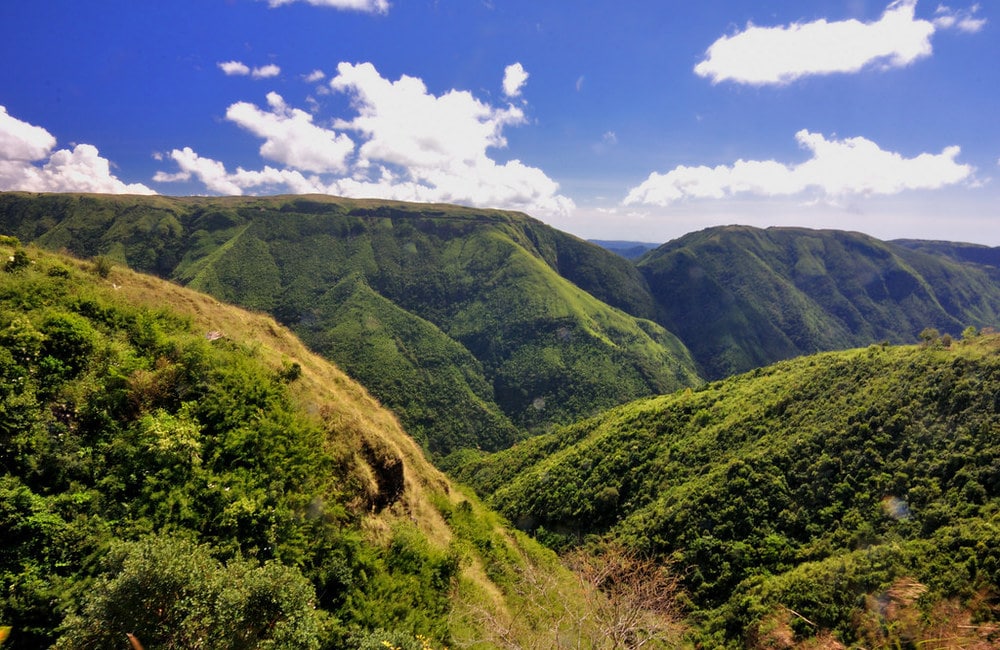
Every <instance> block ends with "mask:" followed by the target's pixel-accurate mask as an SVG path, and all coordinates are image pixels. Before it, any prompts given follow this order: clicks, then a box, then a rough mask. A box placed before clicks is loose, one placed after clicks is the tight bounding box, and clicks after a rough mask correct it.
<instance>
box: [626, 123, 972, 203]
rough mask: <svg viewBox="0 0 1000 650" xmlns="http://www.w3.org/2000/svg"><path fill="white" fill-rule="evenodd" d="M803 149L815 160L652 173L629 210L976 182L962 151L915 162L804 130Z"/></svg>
mask: <svg viewBox="0 0 1000 650" xmlns="http://www.w3.org/2000/svg"><path fill="white" fill-rule="evenodd" d="M795 139H796V140H798V142H799V145H800V146H801V147H802V148H803V149H806V150H808V151H810V152H811V153H812V157H811V158H810V159H809V160H807V161H805V162H803V163H800V164H797V165H787V164H784V163H780V162H777V161H774V160H738V161H736V162H735V163H733V164H732V165H719V166H716V167H707V166H698V167H688V166H684V165H681V166H679V167H676V168H675V169H672V170H671V171H669V172H667V173H666V174H659V173H656V172H654V173H652V174H650V176H649V178H647V179H646V180H645V181H644V182H643V183H642V184H640V185H639V186H637V187H635V188H632V189H631V190H630V191H629V193H628V196H627V197H626V198H625V201H624V203H625V204H626V205H632V204H639V203H645V204H651V205H661V206H667V205H670V204H673V203H675V202H677V201H681V200H685V199H722V198H728V197H732V196H734V195H741V194H747V195H757V196H792V195H796V194H802V193H804V192H807V191H814V192H817V193H819V195H820V196H823V197H829V198H839V197H843V196H846V195H873V194H898V193H900V192H903V191H905V190H917V189H939V188H942V187H945V186H947V185H954V184H956V183H960V182H962V181H967V180H971V178H972V174H973V168H972V167H971V166H969V165H963V164H959V163H957V162H956V161H955V159H956V158H957V157H958V154H959V153H960V151H959V148H958V147H954V146H953V147H946V148H945V149H944V150H943V151H942V152H941V153H939V154H929V153H922V154H920V155H918V156H916V157H914V158H904V157H903V156H902V155H900V154H898V153H894V152H890V151H884V150H882V149H881V148H879V146H878V145H877V144H875V143H874V142H872V141H871V140H868V139H866V138H861V137H855V138H847V139H844V140H828V139H826V138H825V137H824V136H823V135H822V134H819V133H810V132H809V131H806V130H802V131H799V132H798V133H796V134H795Z"/></svg>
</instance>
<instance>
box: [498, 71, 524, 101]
mask: <svg viewBox="0 0 1000 650" xmlns="http://www.w3.org/2000/svg"><path fill="white" fill-rule="evenodd" d="M527 81H528V73H527V72H525V70H524V66H522V65H521V64H520V63H512V64H510V65H509V66H507V67H506V68H504V71H503V94H504V95H506V96H507V97H517V96H518V95H520V94H521V89H522V88H524V84H525V83H526V82H527Z"/></svg>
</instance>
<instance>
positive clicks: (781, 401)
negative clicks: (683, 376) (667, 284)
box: [463, 334, 1000, 647]
mask: <svg viewBox="0 0 1000 650" xmlns="http://www.w3.org/2000/svg"><path fill="white" fill-rule="evenodd" d="M998 396H1000V337H998V335H996V334H982V335H979V336H978V337H975V338H972V339H969V340H963V341H954V342H949V341H948V340H947V339H944V340H941V339H939V340H935V341H932V342H930V344H929V345H927V346H909V347H891V346H890V347H882V346H872V347H870V348H863V349H856V350H849V351H843V352H832V353H823V354H818V355H814V356H809V357H804V358H799V359H795V360H792V361H786V362H781V363H779V364H777V365H774V366H770V367H767V368H764V369H760V370H756V371H754V372H751V373H748V374H744V375H740V376H737V377H733V378H730V379H727V380H723V381H719V382H714V383H711V384H709V385H707V386H705V387H703V388H702V389H698V390H694V391H692V390H684V391H681V392H678V393H675V394H672V395H667V396H662V397H658V398H653V399H647V400H640V401H637V402H634V403H631V404H628V405H625V406H622V407H619V408H616V409H613V410H611V411H609V412H607V413H605V414H602V415H600V416H598V417H596V418H592V419H590V420H587V421H584V422H581V423H578V424H575V425H572V426H569V427H564V428H560V429H557V430H555V431H554V432H552V433H550V434H546V435H543V436H540V437H536V438H533V439H531V440H528V441H525V442H523V443H520V444H518V445H516V446H515V447H513V448H512V449H510V450H506V451H503V452H500V453H497V454H494V455H492V456H487V457H484V458H481V459H480V460H479V461H478V462H468V463H466V465H465V467H464V470H463V472H464V476H463V478H464V480H467V481H469V482H471V483H473V484H474V485H476V486H477V488H478V489H479V490H480V491H481V492H482V493H483V494H485V495H489V498H488V501H489V503H491V504H492V505H494V506H495V507H496V508H498V509H499V510H500V511H501V512H502V513H504V514H506V515H507V516H508V517H509V518H510V520H511V521H512V522H515V523H516V524H517V525H519V526H521V527H523V528H525V529H528V530H532V531H535V532H536V533H538V534H539V535H541V536H542V538H543V539H546V540H548V541H549V542H550V543H553V544H566V543H574V542H578V541H580V540H582V539H584V538H585V537H586V536H587V535H590V534H600V535H608V536H611V537H614V538H617V539H619V540H621V541H623V542H624V543H626V544H627V545H631V546H633V547H636V548H639V549H643V550H645V551H647V552H650V553H654V554H656V555H657V556H658V557H661V558H663V559H664V561H672V562H673V563H674V564H673V566H674V569H675V570H677V571H681V572H682V573H683V576H684V581H685V583H686V585H687V586H688V588H689V589H690V590H691V597H692V601H693V604H694V607H695V611H696V612H699V613H698V614H697V615H696V616H698V617H701V618H702V619H703V620H704V621H705V628H704V630H703V632H704V633H705V634H706V635H708V636H706V638H714V639H715V641H714V642H709V645H714V644H715V643H722V640H723V639H725V642H726V643H732V644H733V645H734V646H737V647H742V646H743V644H744V643H746V642H748V640H749V639H752V638H754V635H756V634H757V633H758V632H760V631H761V630H763V629H764V628H766V627H767V621H766V620H765V619H768V617H771V616H772V615H773V616H775V617H776V618H775V619H773V620H772V621H771V622H772V623H774V622H775V621H776V620H778V619H781V620H784V619H785V618H787V617H786V614H787V611H794V612H797V613H798V614H799V615H801V616H802V617H804V619H808V620H809V621H811V622H812V626H811V627H810V626H803V625H801V622H799V624H796V626H793V627H796V628H797V629H798V631H799V633H801V634H805V635H806V636H809V635H811V634H816V633H818V632H819V631H821V630H824V629H825V630H834V631H837V633H838V634H840V635H841V638H842V640H844V641H845V642H847V643H848V644H850V642H851V640H854V641H857V640H858V639H860V638H862V637H863V635H864V634H867V633H868V632H870V631H871V630H868V632H866V631H864V630H863V629H861V628H863V624H862V623H861V622H860V621H863V620H865V617H869V620H870V622H871V623H872V624H873V625H876V626H877V625H878V624H879V623H878V621H879V620H882V621H883V622H885V619H884V618H882V619H880V618H879V617H880V616H883V617H884V616H885V612H884V611H883V612H878V611H877V609H876V610H875V611H874V612H873V611H872V610H870V609H869V607H870V606H871V603H869V604H868V605H866V601H865V596H866V595H869V596H871V597H872V598H874V599H877V598H879V597H881V596H884V595H885V593H886V591H887V590H889V589H890V587H891V586H892V585H893V584H894V582H895V581H906V580H909V581H910V582H913V583H915V584H917V585H919V587H920V589H923V590H926V596H924V597H923V598H924V600H922V602H924V603H926V604H927V609H925V610H924V611H926V612H929V611H930V607H931V606H933V605H934V604H935V603H938V602H940V601H942V599H946V598H949V599H955V601H954V603H955V605H954V611H955V613H956V616H957V615H958V614H957V613H958V612H965V613H967V614H969V615H970V616H973V617H986V619H985V620H991V617H992V616H993V614H992V613H991V612H995V609H991V608H992V607H993V606H994V605H995V600H993V599H994V598H995V596H996V592H995V587H996V585H997V584H998V580H1000V518H998V517H1000V515H998V513H1000V469H998V468H1000V397H998ZM983 594H986V596H984V595H983ZM880 595H881V596H880ZM887 598H888V597H887ZM984 598H985V600H983V599H984ZM872 602H875V601H872ZM966 608H968V609H966ZM963 615H964V614H963ZM927 620H930V619H927ZM925 622H926V621H925ZM886 624H888V623H886ZM973 634H974V635H975V634H978V633H975V632H974V633H973ZM869 641H870V639H869ZM862 645H868V644H866V643H862ZM868 647H871V646H870V645H868ZM880 647H881V646H880Z"/></svg>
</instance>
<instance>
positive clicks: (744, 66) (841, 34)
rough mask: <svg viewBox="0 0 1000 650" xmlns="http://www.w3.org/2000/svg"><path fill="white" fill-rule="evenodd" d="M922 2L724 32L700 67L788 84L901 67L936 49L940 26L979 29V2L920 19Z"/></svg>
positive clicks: (727, 76) (723, 76)
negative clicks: (865, 14)
mask: <svg viewBox="0 0 1000 650" xmlns="http://www.w3.org/2000/svg"><path fill="white" fill-rule="evenodd" d="M916 5H917V0H895V1H894V2H892V3H891V4H890V5H889V6H888V7H887V8H886V10H885V12H884V13H883V14H882V16H881V18H879V19H878V20H877V21H873V22H867V23H865V22H861V21H858V20H854V19H851V20H843V21H835V22H828V21H826V20H822V19H821V20H816V21H813V22H810V23H792V24H791V25H787V26H778V27H758V26H756V25H753V24H752V23H751V24H748V25H747V28H746V29H745V30H743V31H741V32H737V33H736V34H733V35H731V36H723V37H721V38H719V39H718V40H717V41H715V42H714V43H712V45H711V46H710V47H709V48H708V50H707V51H706V56H705V59H704V60H703V61H701V62H700V63H698V65H696V66H695V68H694V71H695V73H696V74H698V75H699V76H702V77H706V78H708V79H710V80H711V81H712V82H713V83H719V82H721V81H733V82H736V83H744V84H751V85H766V84H787V83H791V82H792V81H795V80H796V79H799V78H801V77H805V76H809V75H822V74H832V73H851V72H858V71H860V70H862V69H865V68H867V67H871V66H881V67H883V68H887V69H888V68H900V67H905V66H907V65H910V64H911V63H913V62H914V61H917V60H918V59H921V58H924V57H927V56H930V55H931V53H932V48H931V36H933V35H934V33H935V31H937V30H938V29H951V28H954V29H959V30H962V31H966V32H969V31H977V30H978V29H980V28H981V27H982V25H983V24H984V23H985V21H983V20H979V19H976V18H975V17H974V15H975V13H976V12H977V11H978V6H975V7H973V8H972V9H970V10H968V11H965V12H956V11H953V10H951V9H949V8H947V7H940V8H939V9H938V11H937V14H936V18H935V20H934V21H928V20H921V19H917V18H916V15H915V12H916Z"/></svg>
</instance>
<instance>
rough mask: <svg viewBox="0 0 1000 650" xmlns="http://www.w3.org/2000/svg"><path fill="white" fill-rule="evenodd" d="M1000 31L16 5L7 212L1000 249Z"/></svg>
mask: <svg viewBox="0 0 1000 650" xmlns="http://www.w3.org/2000/svg"><path fill="white" fill-rule="evenodd" d="M949 1H950V0H949ZM997 10H998V9H997V5H996V3H993V2H990V3H986V2H983V3H974V2H973V3H963V4H957V3H952V4H947V5H945V4H941V3H938V2H932V1H929V0H895V1H887V0H882V1H873V0H837V1H834V0H816V1H802V0H795V1H793V0H781V1H776V0H771V1H761V2H752V3H750V2H732V1H728V2H724V1H721V0H702V1H701V2H684V3H681V2H662V1H655V2H653V1H650V2H645V1H635V2H628V3H622V2H610V1H608V2H604V1H595V2H586V3H581V2H564V1H563V0H546V1H545V2H537V1H530V2H529V1H521V0H517V1H505V0H172V1H171V2H142V1H138V2H137V1H136V0H102V1H101V2H94V3H84V2H79V0H73V1H62V0H58V1H48V0H36V1H35V2H5V3H3V4H2V6H0V56H2V57H3V60H4V61H5V64H4V65H3V66H2V67H0V107H3V108H2V109H0V189H25V190H33V191H102V192H143V193H152V192H156V193H161V194H173V195H183V194H275V193H304V192H323V193H329V194H336V195H345V196H366V197H367V196H376V197H386V198H395V199H402V200H415V201H446V202H453V203H461V204H467V205H478V206H486V207H500V208H509V209H516V210H523V211H525V212H527V213H529V214H531V215H532V216H535V217H537V218H539V219H542V220H543V221H546V222H547V223H550V224H552V225H554V226H556V227H558V228H561V229H563V230H567V231H569V232H572V233H574V234H577V235H580V236H582V237H588V238H605V239H625V240H642V241H652V242H662V241H667V240H669V239H672V238H674V237H678V236H680V235H682V234H684V233H686V232H690V231H693V230H698V229H701V228H705V227H708V226H712V225H719V224H729V223H743V224H750V225H756V226H770V225H798V226H806V227H811V228H838V229H849V230H860V231H863V232H867V233H869V234H872V235H875V236H877V237H882V238H886V239H889V238H896V237H913V238H925V239H948V240H953V241H971V242H978V243H983V244H989V245H1000V178H997V177H998V176H1000V120H998V119H997V116H1000V66H998V62H1000V37H998V33H997V28H998V26H1000V15H998V14H997Z"/></svg>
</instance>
